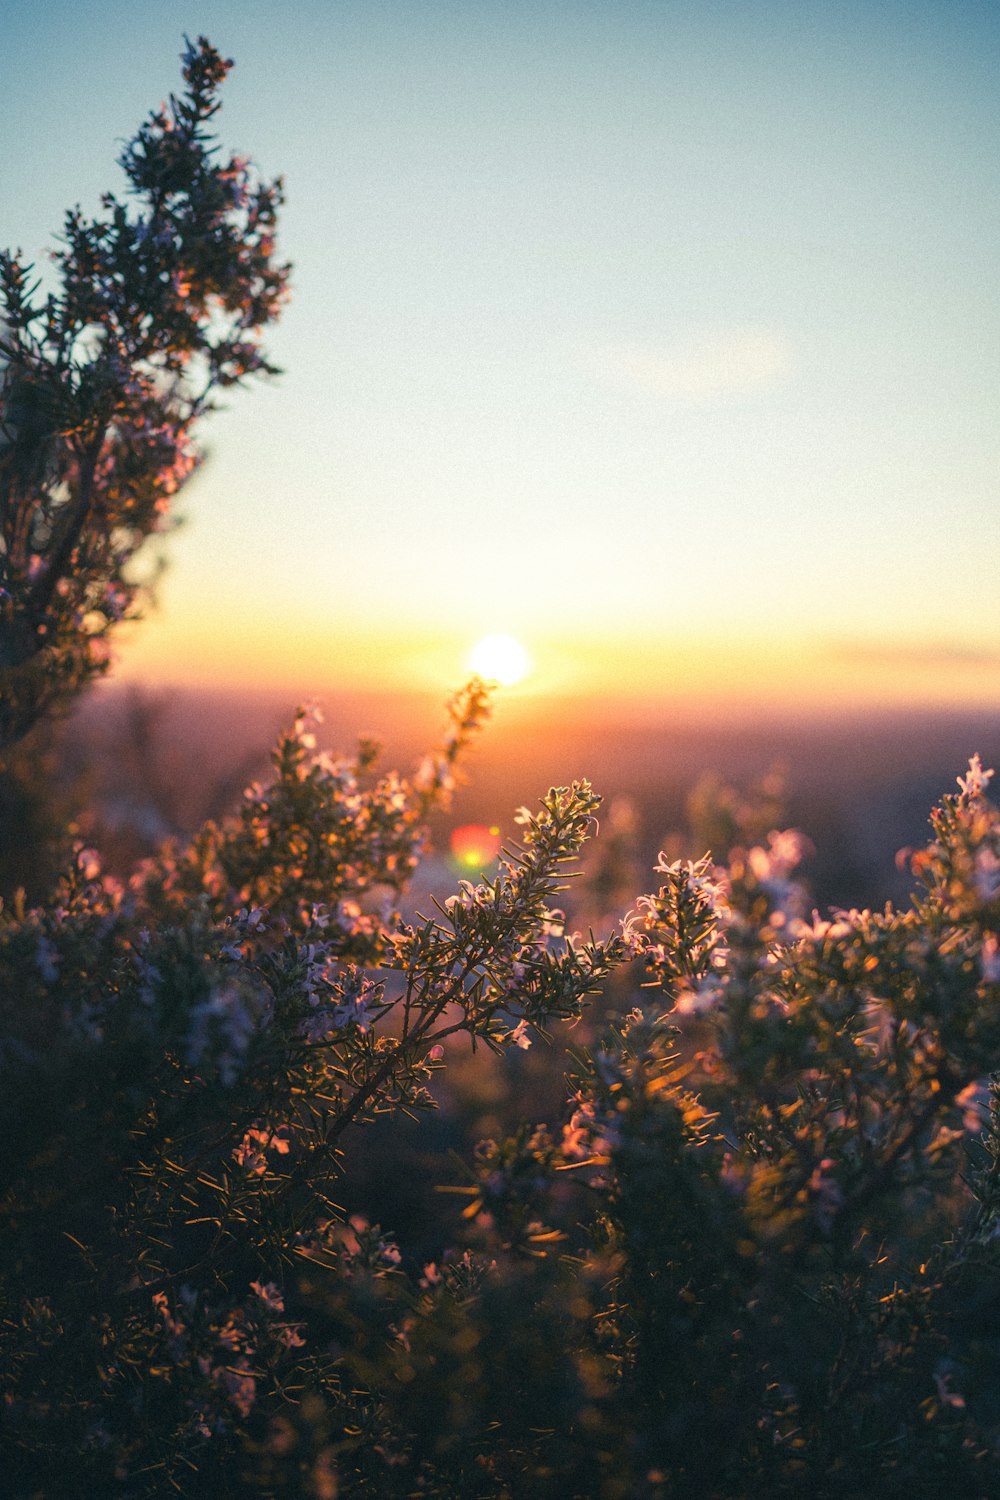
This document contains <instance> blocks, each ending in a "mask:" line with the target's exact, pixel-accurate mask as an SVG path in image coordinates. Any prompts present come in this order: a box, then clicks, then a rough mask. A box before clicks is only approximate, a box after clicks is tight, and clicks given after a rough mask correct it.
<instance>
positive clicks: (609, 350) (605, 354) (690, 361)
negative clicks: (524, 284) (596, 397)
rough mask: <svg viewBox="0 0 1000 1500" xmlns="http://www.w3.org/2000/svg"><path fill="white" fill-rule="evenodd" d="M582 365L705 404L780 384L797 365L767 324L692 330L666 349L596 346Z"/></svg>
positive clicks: (599, 375) (619, 381)
mask: <svg viewBox="0 0 1000 1500" xmlns="http://www.w3.org/2000/svg"><path fill="white" fill-rule="evenodd" d="M582 363H583V367H584V369H585V370H586V372H587V373H588V374H589V375H591V376H593V377H594V378H595V379H597V380H600V381H602V382H604V383H606V384H614V385H618V386H630V387H632V388H633V389H639V390H644V391H652V392H653V393H654V394H656V395H660V396H665V397H667V398H668V399H670V400H674V401H683V402H690V403H694V404H700V403H702V402H710V401H715V400H717V399H719V398H720V397H723V398H724V397H727V396H746V395H752V394H754V393H755V392H757V391H763V390H768V389H770V388H771V387H773V386H775V385H778V384H780V382H781V381H783V380H785V379H786V378H787V377H788V376H789V375H790V374H791V372H792V370H793V369H794V367H795V351H794V349H793V348H792V345H791V344H790V342H789V341H788V339H786V338H785V337H784V336H783V335H782V334H780V333H776V332H773V331H770V330H768V329H766V328H729V329H722V330H719V331H717V332H701V333H692V334H688V335H686V336H685V337H683V338H680V339H677V340H675V341H674V342H672V343H670V344H666V345H664V346H662V347H652V346H649V345H643V344H618V343H614V344H599V345H592V346H589V347H588V348H587V349H586V350H584V352H583V357H582Z"/></svg>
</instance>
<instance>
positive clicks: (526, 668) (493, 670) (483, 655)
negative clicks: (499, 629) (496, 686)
mask: <svg viewBox="0 0 1000 1500" xmlns="http://www.w3.org/2000/svg"><path fill="white" fill-rule="evenodd" d="M469 669H470V671H473V672H475V673H476V674H477V675H478V676H480V677H484V678H485V679H486V681H487V682H499V683H500V684H501V686H503V687H511V686H512V685H513V684H514V683H515V682H520V681H521V680H522V678H524V677H526V676H527V675H528V673H529V672H530V670H531V659H530V657H529V656H528V653H527V651H526V650H525V649H524V647H523V646H522V645H521V642H520V641H518V640H515V639H514V637H513V636H512V635H486V636H483V639H482V640H481V641H477V643H476V645H475V646H473V648H472V650H471V651H470V652H469Z"/></svg>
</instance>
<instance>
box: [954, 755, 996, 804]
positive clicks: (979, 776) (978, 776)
mask: <svg viewBox="0 0 1000 1500" xmlns="http://www.w3.org/2000/svg"><path fill="white" fill-rule="evenodd" d="M992 778H993V772H992V771H984V770H983V763H982V761H981V760H980V759H979V756H978V755H974V756H973V757H972V759H971V760H970V761H969V769H968V772H967V773H966V775H964V776H958V777H956V778H955V779H956V780H957V782H958V787H959V791H960V792H961V793H962V796H963V797H969V798H972V797H981V796H982V794H983V792H985V790H986V787H987V783H988V782H990V781H991V780H992Z"/></svg>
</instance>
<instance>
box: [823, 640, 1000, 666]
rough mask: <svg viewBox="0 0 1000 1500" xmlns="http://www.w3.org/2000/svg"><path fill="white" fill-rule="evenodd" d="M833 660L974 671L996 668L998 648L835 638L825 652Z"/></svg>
mask: <svg viewBox="0 0 1000 1500" xmlns="http://www.w3.org/2000/svg"><path fill="white" fill-rule="evenodd" d="M825 654H826V655H828V656H829V657H830V658H832V659H833V660H834V661H838V662H845V663H847V664H849V665H851V666H875V667H895V668H899V669H900V670H905V669H907V668H911V669H912V668H917V669H919V670H925V669H927V668H928V667H954V668H956V669H958V670H962V669H964V668H973V669H975V670H977V671H996V670H998V669H1000V651H995V650H992V649H990V648H988V647H987V648H982V647H978V646H960V645H956V644H954V643H952V642H947V641H930V642H927V643H923V644H919V643H916V644H900V645H894V644H891V643H880V642H867V641H838V642H835V643H833V644H832V645H831V646H829V647H828V648H827V651H826V653H825Z"/></svg>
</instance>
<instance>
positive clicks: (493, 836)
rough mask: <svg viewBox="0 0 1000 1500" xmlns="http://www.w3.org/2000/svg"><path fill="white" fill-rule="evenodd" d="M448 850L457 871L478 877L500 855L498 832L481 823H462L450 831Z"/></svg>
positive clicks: (494, 828)
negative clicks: (459, 826) (449, 849)
mask: <svg viewBox="0 0 1000 1500" xmlns="http://www.w3.org/2000/svg"><path fill="white" fill-rule="evenodd" d="M450 848H451V859H452V864H453V865H455V866H456V868H457V869H459V870H461V871H462V873H463V874H464V875H479V874H481V873H482V871H483V870H486V869H488V868H489V866H490V865H491V864H492V863H493V861H494V860H495V859H496V857H497V855H498V854H499V853H500V830H499V828H496V827H493V828H487V827H486V826H485V825H484V824H482V823H464V824H463V825H462V827H461V828H453V829H452V833H451V840H450Z"/></svg>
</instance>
